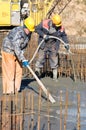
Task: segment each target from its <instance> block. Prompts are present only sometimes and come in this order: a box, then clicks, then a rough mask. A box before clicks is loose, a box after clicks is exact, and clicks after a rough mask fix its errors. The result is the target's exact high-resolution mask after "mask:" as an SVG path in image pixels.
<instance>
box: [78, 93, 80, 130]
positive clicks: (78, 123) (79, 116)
mask: <svg viewBox="0 0 86 130" xmlns="http://www.w3.org/2000/svg"><path fill="white" fill-rule="evenodd" d="M77 100H78V101H77V130H80V94H79V93H78V95H77Z"/></svg>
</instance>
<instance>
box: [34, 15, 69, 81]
mask: <svg viewBox="0 0 86 130" xmlns="http://www.w3.org/2000/svg"><path fill="white" fill-rule="evenodd" d="M35 31H36V32H37V33H38V35H39V40H38V43H40V42H41V41H42V40H43V39H44V42H43V43H42V45H41V47H40V49H39V56H38V60H37V62H36V64H35V73H36V74H37V75H38V76H39V77H40V70H41V69H42V68H43V65H44V63H45V59H46V54H48V56H49V62H50V67H51V69H52V71H53V79H54V80H55V81H57V77H58V76H57V72H58V71H57V70H58V50H59V46H60V41H59V40H57V39H55V38H51V39H49V36H54V37H58V38H60V39H62V40H63V41H64V42H65V43H66V44H65V48H66V49H67V50H69V44H68V38H67V35H66V33H65V30H64V28H63V26H62V20H61V17H60V15H58V14H55V15H53V16H52V17H51V19H44V20H43V21H42V22H41V23H40V24H39V25H37V26H36V28H35Z"/></svg>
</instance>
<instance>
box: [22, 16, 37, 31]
mask: <svg viewBox="0 0 86 130" xmlns="http://www.w3.org/2000/svg"><path fill="white" fill-rule="evenodd" d="M24 25H25V26H26V27H27V28H28V29H29V30H30V31H31V32H33V31H34V30H35V22H34V20H33V18H32V17H30V16H29V17H28V18H26V19H25V20H24Z"/></svg>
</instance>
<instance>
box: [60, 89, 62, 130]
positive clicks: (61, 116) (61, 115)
mask: <svg viewBox="0 0 86 130" xmlns="http://www.w3.org/2000/svg"><path fill="white" fill-rule="evenodd" d="M60 130H62V91H60Z"/></svg>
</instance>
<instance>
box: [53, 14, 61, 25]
mask: <svg viewBox="0 0 86 130" xmlns="http://www.w3.org/2000/svg"><path fill="white" fill-rule="evenodd" d="M51 20H52V22H53V24H55V25H56V26H57V27H59V26H61V25H62V22H61V17H60V15H58V14H55V15H53V16H52V18H51Z"/></svg>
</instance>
